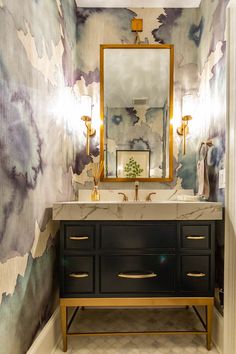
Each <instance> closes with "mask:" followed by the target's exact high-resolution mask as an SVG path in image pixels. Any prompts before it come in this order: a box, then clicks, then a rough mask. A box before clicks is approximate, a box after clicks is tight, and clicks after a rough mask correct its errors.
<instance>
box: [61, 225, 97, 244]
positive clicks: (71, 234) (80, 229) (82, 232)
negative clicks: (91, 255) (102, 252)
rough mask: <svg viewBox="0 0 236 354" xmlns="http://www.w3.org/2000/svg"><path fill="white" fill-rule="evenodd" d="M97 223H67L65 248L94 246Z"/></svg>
mask: <svg viewBox="0 0 236 354" xmlns="http://www.w3.org/2000/svg"><path fill="white" fill-rule="evenodd" d="M94 239H95V225H91V224H90V225H82V224H77V225H69V224H68V225H67V224H66V225H65V233H64V246H65V249H67V250H69V249H78V250H83V249H91V248H94Z"/></svg>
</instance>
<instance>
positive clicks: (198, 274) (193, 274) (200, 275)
mask: <svg viewBox="0 0 236 354" xmlns="http://www.w3.org/2000/svg"><path fill="white" fill-rule="evenodd" d="M187 276H188V277H192V278H203V277H205V276H206V274H205V273H191V272H189V273H187Z"/></svg>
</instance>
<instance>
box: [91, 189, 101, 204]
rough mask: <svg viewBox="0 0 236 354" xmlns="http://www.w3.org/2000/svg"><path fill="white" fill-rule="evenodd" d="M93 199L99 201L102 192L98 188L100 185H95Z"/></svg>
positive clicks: (92, 193)
mask: <svg viewBox="0 0 236 354" xmlns="http://www.w3.org/2000/svg"><path fill="white" fill-rule="evenodd" d="M91 200H92V201H93V202H97V201H99V200H100V192H99V190H98V186H94V187H93V190H92V192H91Z"/></svg>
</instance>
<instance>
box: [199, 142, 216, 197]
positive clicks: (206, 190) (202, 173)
mask: <svg viewBox="0 0 236 354" xmlns="http://www.w3.org/2000/svg"><path fill="white" fill-rule="evenodd" d="M212 147H213V143H212V141H211V140H208V141H202V142H201V145H200V148H199V159H198V163H197V177H198V196H200V197H201V198H202V199H204V200H207V199H208V198H209V195H210V184H209V173H208V166H209V165H208V161H209V160H210V158H209V156H208V155H209V154H211V151H212Z"/></svg>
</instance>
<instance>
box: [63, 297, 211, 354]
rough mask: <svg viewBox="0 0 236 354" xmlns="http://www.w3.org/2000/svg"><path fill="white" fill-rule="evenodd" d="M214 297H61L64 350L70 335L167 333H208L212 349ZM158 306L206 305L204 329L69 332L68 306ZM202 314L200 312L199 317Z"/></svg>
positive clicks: (207, 338) (209, 345) (208, 345)
mask: <svg viewBox="0 0 236 354" xmlns="http://www.w3.org/2000/svg"><path fill="white" fill-rule="evenodd" d="M213 304H214V298H213V297H199V298H196V297H172V298H171V297H161V298H160V297H151V298H150V297H149V298H61V299H60V309H61V328H62V337H63V351H64V352H66V351H67V337H68V336H99V335H102V336H110V335H123V336H124V335H154V334H158V335H165V334H174V335H179V334H181V335H182V334H186V335H189V334H204V335H206V346H207V349H208V350H210V349H211V335H212V313H213ZM158 306H193V307H194V309H195V307H196V306H205V307H206V321H205V322H204V321H203V319H202V318H201V317H200V318H199V319H200V321H201V322H202V324H203V327H204V330H202V331H148V332H147V331H142V332H87V333H69V327H70V324H71V321H69V324H68V318H67V317H68V316H67V308H68V307H76V308H77V307H81V308H83V307H147V308H150V307H158ZM199 316H200V315H199V314H198V317H199Z"/></svg>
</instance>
